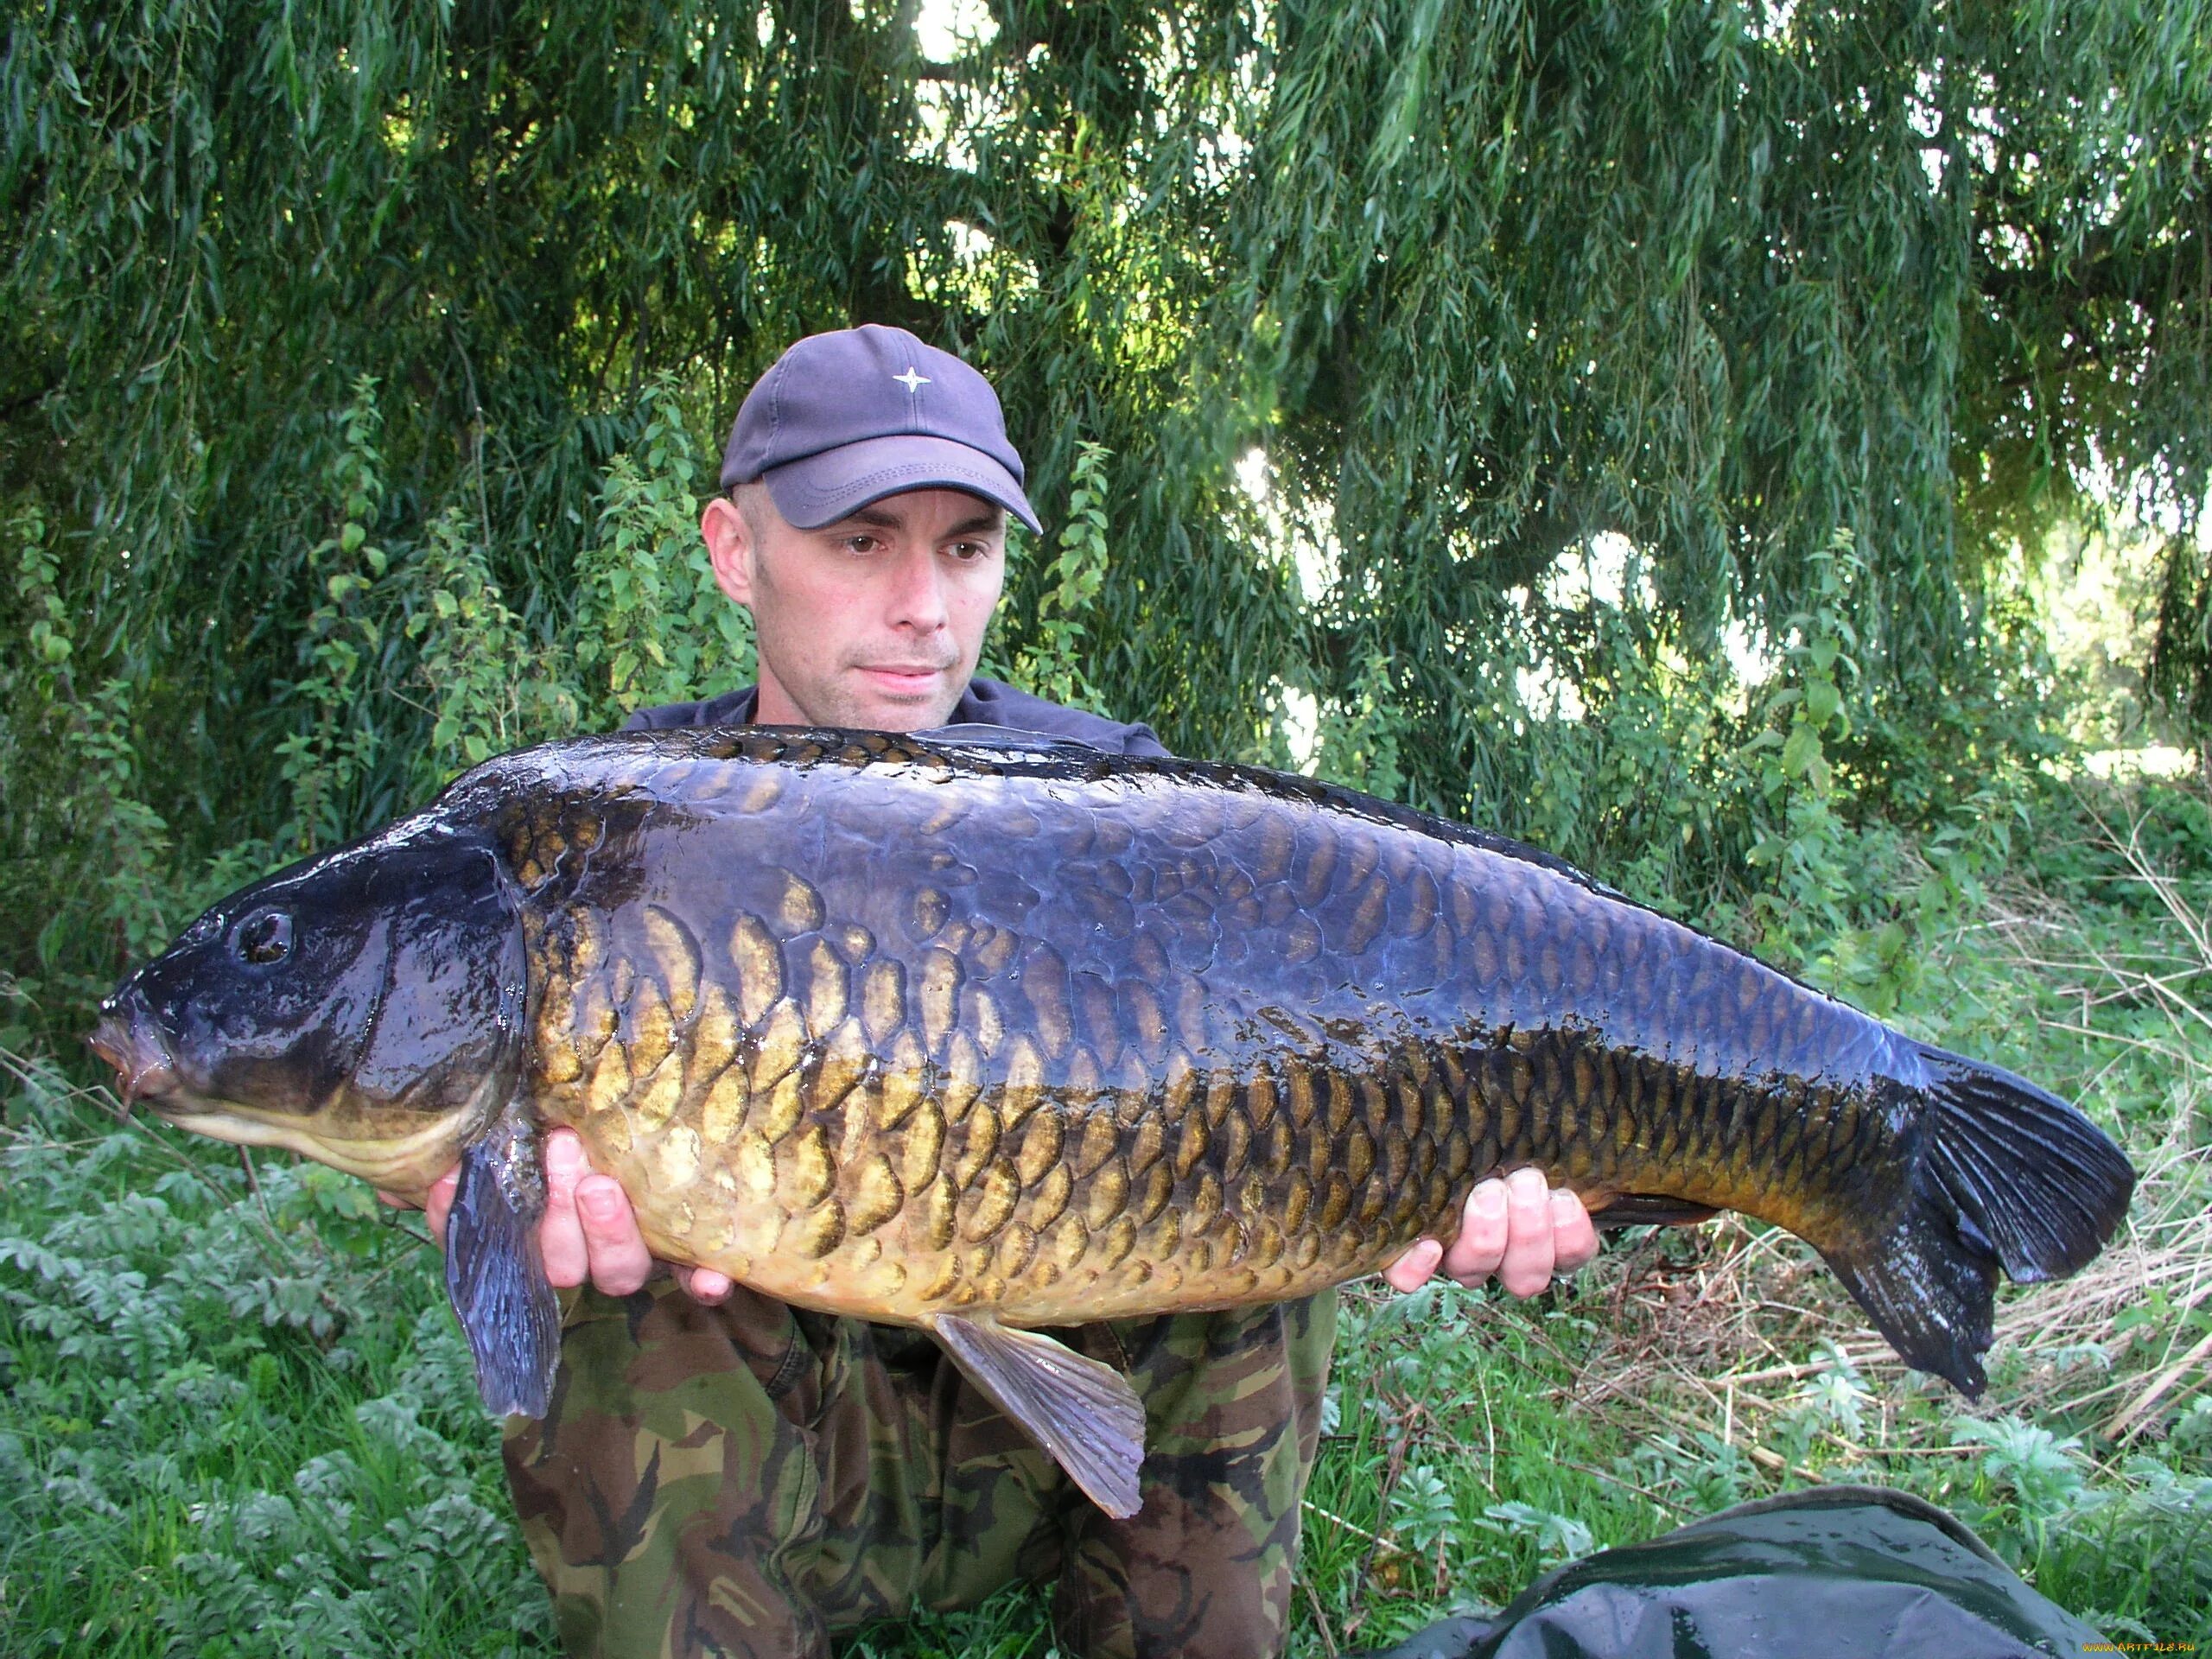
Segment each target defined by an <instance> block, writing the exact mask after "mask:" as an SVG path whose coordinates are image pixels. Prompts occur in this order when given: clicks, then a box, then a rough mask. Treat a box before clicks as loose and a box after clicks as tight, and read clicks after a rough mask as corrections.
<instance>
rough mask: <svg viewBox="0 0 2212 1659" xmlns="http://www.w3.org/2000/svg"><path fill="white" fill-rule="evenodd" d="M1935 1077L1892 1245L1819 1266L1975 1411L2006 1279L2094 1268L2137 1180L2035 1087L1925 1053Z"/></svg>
mask: <svg viewBox="0 0 2212 1659" xmlns="http://www.w3.org/2000/svg"><path fill="white" fill-rule="evenodd" d="M1912 1052H1914V1053H1916V1056H1917V1058H1919V1059H1920V1061H1921V1062H1922V1064H1923V1065H1924V1066H1925V1068H1926V1071H1927V1079H1928V1080H1927V1082H1926V1084H1924V1085H1923V1088H1922V1090H1921V1091H1920V1100H1919V1103H1918V1104H1919V1108H1920V1111H1921V1113H1922V1123H1921V1140H1920V1147H1919V1154H1918V1156H1917V1157H1916V1159H1915V1160H1913V1173H1912V1178H1911V1184H1912V1191H1911V1194H1910V1198H1909V1200H1908V1201H1907V1202H1906V1203H1905V1204H1904V1205H1903V1206H1902V1207H1901V1209H1900V1211H1899V1212H1898V1213H1897V1215H1896V1216H1895V1217H1894V1218H1893V1219H1891V1222H1890V1223H1889V1224H1888V1228H1887V1230H1886V1231H1881V1232H1869V1233H1867V1234H1866V1235H1863V1236H1862V1237H1861V1240H1860V1241H1859V1248H1857V1249H1844V1248H1839V1249H1835V1250H1833V1251H1832V1250H1829V1249H1822V1251H1821V1254H1822V1255H1824V1256H1825V1257H1826V1258H1827V1262H1828V1265H1829V1266H1830V1267H1831V1268H1834V1270H1835V1273H1836V1276H1837V1277H1839V1278H1840V1279H1841V1280H1842V1281H1843V1282H1844V1284H1845V1285H1846V1286H1847V1287H1849V1289H1850V1291H1851V1294H1853V1296H1855V1297H1856V1298H1858V1300H1859V1306H1861V1307H1863V1308H1865V1309H1866V1313H1867V1314H1868V1315H1869V1316H1870V1317H1871V1318H1872V1319H1873V1321H1874V1323H1875V1324H1876V1325H1878V1326H1879V1327H1880V1329H1881V1332H1882V1334H1883V1335H1884V1336H1885V1337H1887V1338H1889V1339H1890V1343H1891V1345H1892V1346H1893V1347H1895V1348H1896V1349H1897V1352H1898V1353H1899V1354H1901V1355H1903V1356H1904V1358H1905V1360H1906V1362H1907V1363H1910V1364H1912V1365H1914V1366H1916V1367H1917V1368H1919V1369H1920V1370H1926V1371H1934V1372H1936V1374H1937V1375H1938V1376H1943V1377H1945V1378H1948V1380H1949V1381H1950V1382H1951V1383H1953V1384H1955V1386H1956V1387H1957V1388H1958V1389H1960V1390H1961V1392H1963V1393H1965V1394H1966V1395H1967V1396H1968V1397H1969V1398H1973V1397H1976V1396H1979V1395H1980V1393H1981V1390H1982V1389H1983V1387H1984V1386H1985V1384H1986V1382H1987V1380H1988V1379H1987V1377H1986V1376H1985V1374H1984V1373H1983V1370H1982V1367H1981V1356H1982V1354H1983V1353H1984V1352H1986V1351H1987V1350H1988V1347H1989V1344H1990V1339H1991V1335H1992V1322H1993V1319H1994V1317H1995V1300H1996V1297H1995V1293H1996V1285H1997V1273H1998V1269H1999V1268H2000V1267H2002V1268H2003V1269H2004V1271H2005V1274H2006V1275H2007V1276H2008V1277H2010V1278H2012V1280H2014V1281H2018V1282H2020V1283H2028V1282H2031V1281H2036V1280H2039V1279H2054V1278H2060V1277H2063V1275H2065V1274H2069V1273H2072V1272H2074V1271H2075V1269H2077V1268H2081V1267H2082V1265H2083V1264H2084V1263H2086V1262H2088V1261H2089V1259H2090V1258H2091V1257H2093V1256H2094V1255H2096V1253H2097V1251H2098V1250H2099V1249H2101V1247H2102V1246H2103V1244H2104V1242H2105V1241H2106V1239H2107V1238H2109V1237H2110V1236H2112V1232H2113V1229H2114V1228H2115V1227H2117V1226H2118V1225H2119V1224H2120V1217H2122V1216H2124V1215H2126V1212H2127V1200H2128V1197H2129V1194H2130V1193H2132V1192H2133V1190H2134V1186H2135V1170H2134V1167H2133V1165H2131V1164H2130V1163H2129V1162H2128V1161H2127V1159H2126V1156H2125V1155H2124V1154H2122V1153H2121V1152H2120V1148H2119V1147H2117V1146H2115V1145H2114V1144H2113V1141H2112V1139H2111V1137H2110V1136H2108V1135H2106V1134H2105V1133H2104V1131H2103V1130H2101V1129H2100V1128H2097V1126H2096V1125H2095V1124H2094V1123H2092V1122H2090V1121H2089V1120H2088V1118H2087V1117H2085V1116H2082V1113H2081V1111H2080V1110H2078V1109H2076V1108H2075V1107H2073V1106H2071V1105H2069V1104H2068V1103H2066V1102H2065V1101H2063V1100H2061V1099H2059V1098H2058V1096H2056V1095H2052V1094H2049V1093H2047V1092H2045V1091H2044V1090H2041V1089H2038V1088H2037V1087H2036V1085H2035V1084H2031V1083H2030V1082H2029V1081H2028V1080H2027V1079H2026V1078H2024V1077H2016V1076H2014V1075H2013V1074H2012V1072H2010V1071H2004V1070H2002V1069H2001V1068H1999V1067H1997V1066H1993V1065H1983V1064H1981V1063H1980V1061H1977V1060H1970V1059H1967V1058H1965V1057H1963V1056H1961V1055H1958V1054H1953V1053H1950V1052H1948V1051H1947V1050H1944V1049H1940V1048H1936V1047H1933V1046H1929V1045H1927V1044H1917V1043H1916V1044H1914V1045H1913V1046H1912Z"/></svg>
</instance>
